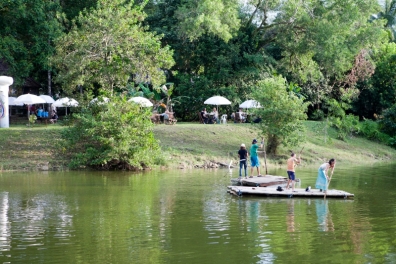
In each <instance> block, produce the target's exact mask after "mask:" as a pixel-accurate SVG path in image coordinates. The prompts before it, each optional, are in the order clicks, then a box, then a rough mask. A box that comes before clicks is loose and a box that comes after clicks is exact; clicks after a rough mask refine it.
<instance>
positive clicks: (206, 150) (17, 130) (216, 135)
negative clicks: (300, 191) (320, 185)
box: [0, 121, 396, 171]
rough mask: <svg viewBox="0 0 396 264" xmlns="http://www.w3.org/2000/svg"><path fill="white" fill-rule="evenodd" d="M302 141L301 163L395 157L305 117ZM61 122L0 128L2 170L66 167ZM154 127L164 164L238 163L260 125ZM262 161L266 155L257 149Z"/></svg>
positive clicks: (284, 154) (276, 160) (281, 156)
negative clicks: (339, 137)
mask: <svg viewBox="0 0 396 264" xmlns="http://www.w3.org/2000/svg"><path fill="white" fill-rule="evenodd" d="M305 125H306V128H307V132H306V135H301V138H303V137H304V136H305V138H306V141H305V142H304V143H302V144H301V145H300V146H298V147H297V148H296V149H293V151H295V152H297V153H298V152H300V150H301V149H302V148H303V152H302V157H303V161H304V162H303V166H317V165H318V164H320V163H321V162H323V161H326V160H328V159H329V158H332V157H336V158H337V161H338V163H341V164H343V163H344V164H348V165H358V164H374V163H378V162H391V161H392V160H395V157H396V150H395V149H392V148H390V147H387V146H384V145H381V144H378V143H376V142H372V141H369V140H366V139H363V138H360V137H353V138H350V139H349V140H348V141H347V142H344V141H341V140H337V139H336V133H335V131H334V130H333V129H330V130H329V131H328V133H327V136H326V137H325V136H324V134H323V132H322V133H321V132H316V131H318V129H317V127H316V125H317V122H311V121H308V122H305ZM63 129H64V127H63V126H60V125H58V124H56V125H48V126H45V125H36V126H35V127H32V128H29V127H26V126H23V125H19V126H18V125H16V126H12V127H11V128H9V129H0V156H1V158H0V170H26V171H31V170H66V169H67V162H68V161H67V160H65V159H64V158H63V157H62V156H59V155H58V154H57V153H58V152H57V151H56V142H57V141H58V140H60V133H61V131H62V130H63ZM154 133H155V136H156V138H157V139H159V140H160V145H161V148H162V149H163V153H164V157H165V160H166V165H165V166H163V167H162V168H164V167H167V168H179V169H189V168H212V167H218V166H221V165H220V164H229V163H230V161H232V163H233V164H237V151H238V149H239V146H240V144H241V143H245V144H246V145H247V147H250V145H251V141H252V139H253V138H259V137H260V133H259V131H258V130H257V129H256V128H255V127H254V126H253V125H251V124H233V123H229V124H227V125H202V124H197V123H177V124H176V125H172V126H171V125H156V126H155V127H154ZM289 154H290V149H288V148H284V147H281V148H280V149H279V152H278V155H277V156H267V165H268V166H284V163H285V160H286V159H287V158H288V157H289ZM261 155H262V156H261V161H262V164H264V162H263V161H264V157H263V154H261Z"/></svg>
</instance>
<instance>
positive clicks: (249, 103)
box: [239, 100, 261, 108]
mask: <svg viewBox="0 0 396 264" xmlns="http://www.w3.org/2000/svg"><path fill="white" fill-rule="evenodd" d="M239 108H261V105H260V103H259V102H257V101H256V100H247V101H245V102H243V103H242V104H240V105H239Z"/></svg>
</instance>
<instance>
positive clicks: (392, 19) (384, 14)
mask: <svg viewBox="0 0 396 264" xmlns="http://www.w3.org/2000/svg"><path fill="white" fill-rule="evenodd" d="M377 19H385V20H386V24H385V29H386V30H387V32H388V34H389V39H390V40H391V41H395V39H396V28H395V27H396V0H385V2H384V6H383V9H382V11H380V12H379V13H378V14H376V15H372V16H371V21H375V20H377Z"/></svg>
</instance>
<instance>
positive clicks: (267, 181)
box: [231, 175, 287, 187]
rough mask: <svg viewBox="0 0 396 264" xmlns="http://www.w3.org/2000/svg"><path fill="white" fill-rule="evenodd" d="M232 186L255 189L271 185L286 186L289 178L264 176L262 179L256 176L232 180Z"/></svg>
mask: <svg viewBox="0 0 396 264" xmlns="http://www.w3.org/2000/svg"><path fill="white" fill-rule="evenodd" d="M231 182H232V184H235V185H242V186H254V187H267V186H271V185H285V184H287V178H286V177H282V176H274V175H264V176H262V177H257V176H254V177H253V178H249V177H248V178H245V177H242V178H236V179H231Z"/></svg>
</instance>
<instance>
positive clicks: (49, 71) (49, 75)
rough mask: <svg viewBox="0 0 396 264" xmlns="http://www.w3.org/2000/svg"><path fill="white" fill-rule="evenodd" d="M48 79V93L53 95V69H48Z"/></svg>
mask: <svg viewBox="0 0 396 264" xmlns="http://www.w3.org/2000/svg"><path fill="white" fill-rule="evenodd" d="M47 81H48V95H49V96H51V94H52V93H51V92H52V91H51V89H52V87H51V81H52V76H51V70H48V71H47Z"/></svg>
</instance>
